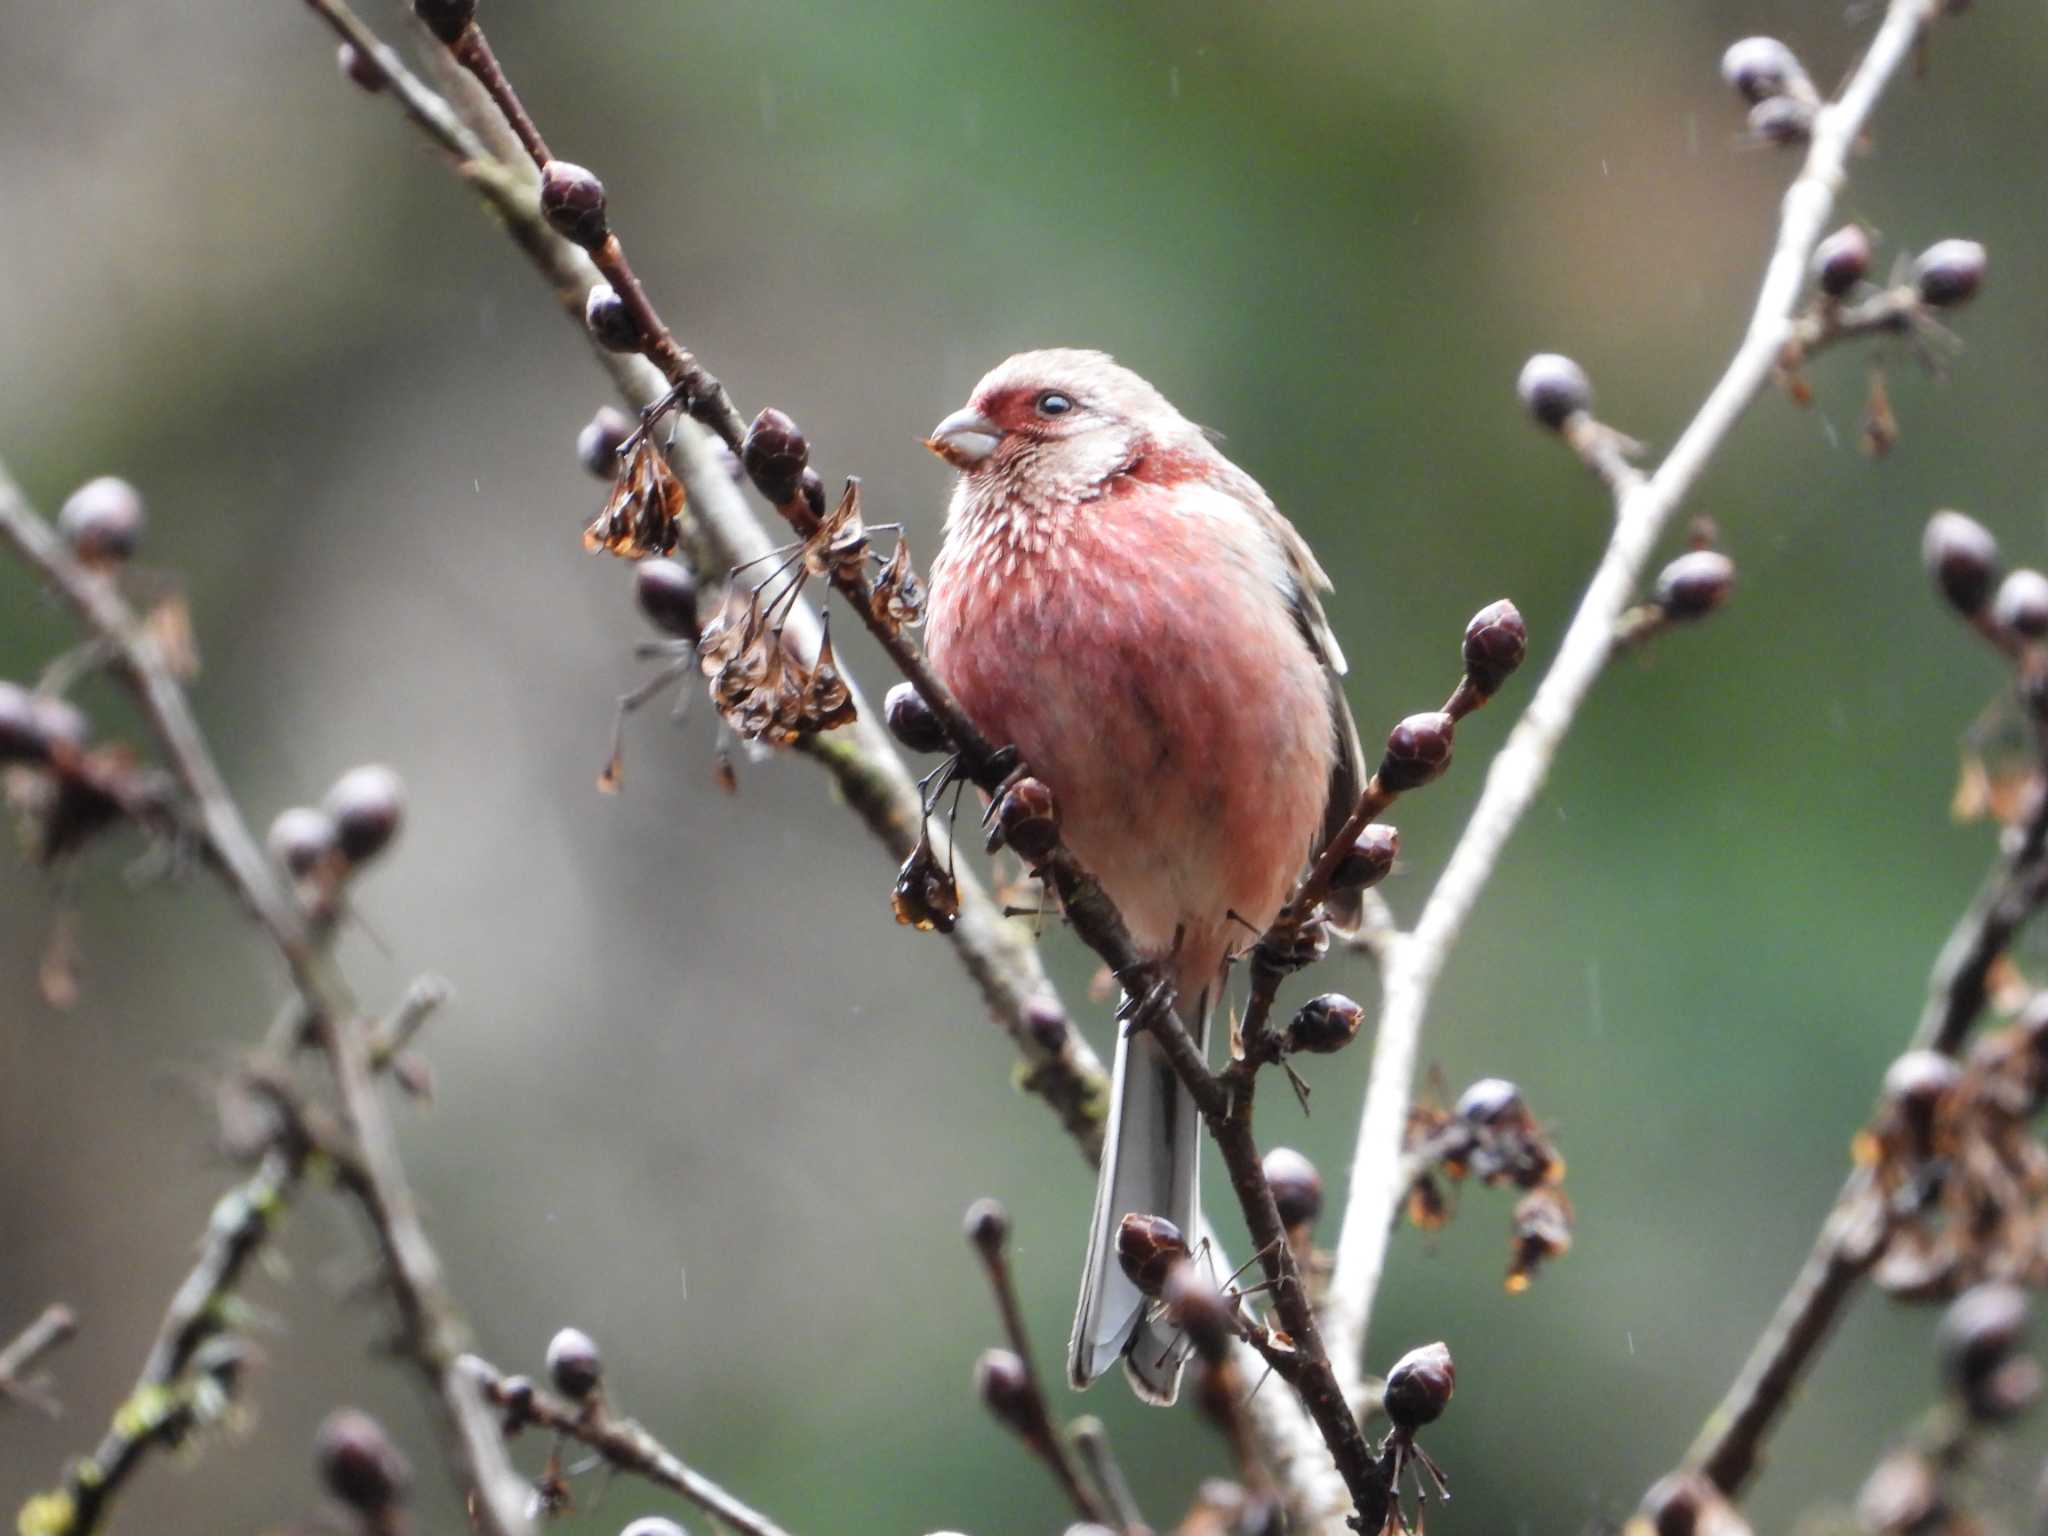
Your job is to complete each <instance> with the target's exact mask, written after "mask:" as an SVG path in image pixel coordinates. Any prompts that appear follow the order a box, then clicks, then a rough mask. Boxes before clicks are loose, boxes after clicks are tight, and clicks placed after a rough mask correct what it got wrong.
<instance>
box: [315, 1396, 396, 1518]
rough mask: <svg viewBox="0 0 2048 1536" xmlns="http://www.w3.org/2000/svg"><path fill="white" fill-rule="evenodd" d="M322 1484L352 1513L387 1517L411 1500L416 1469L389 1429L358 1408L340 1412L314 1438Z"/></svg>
mask: <svg viewBox="0 0 2048 1536" xmlns="http://www.w3.org/2000/svg"><path fill="white" fill-rule="evenodd" d="M313 1465H314V1467H315V1468H316V1469H317V1470H318V1471H319V1473H320V1481H321V1482H323V1483H325V1484H326V1485H327V1491H328V1492H329V1493H331V1494H333V1495H334V1496H335V1497H336V1498H337V1499H339V1500H341V1502H342V1503H344V1504H346V1505H348V1507H349V1508H350V1509H353V1510H355V1511H357V1512H358V1513H360V1514H365V1515H381V1514H383V1513H385V1512H386V1511H387V1510H389V1509H391V1508H392V1507H393V1506H394V1505H396V1504H399V1503H400V1502H402V1501H403V1500H404V1498H405V1495H406V1491H407V1489H409V1488H410V1487H411V1486H412V1468H411V1467H410V1466H408V1465H407V1464H406V1460H405V1457H404V1456H402V1455H401V1454H399V1450H398V1447H397V1446H395V1445H393V1444H392V1443H391V1438H390V1436H388V1435H386V1434H385V1433H384V1427H383V1425H381V1424H379V1423H378V1422H377V1421H376V1420H375V1419H373V1418H371V1417H370V1416H369V1415H368V1414H367V1413H363V1412H360V1411H359V1410H357V1409H354V1408H337V1409H336V1410H335V1411H334V1412H333V1413H330V1414H329V1415H327V1417H326V1418H325V1419H324V1420H322V1421H321V1424H320V1428H319V1430H318V1431H316V1432H315V1434H314V1436H313Z"/></svg>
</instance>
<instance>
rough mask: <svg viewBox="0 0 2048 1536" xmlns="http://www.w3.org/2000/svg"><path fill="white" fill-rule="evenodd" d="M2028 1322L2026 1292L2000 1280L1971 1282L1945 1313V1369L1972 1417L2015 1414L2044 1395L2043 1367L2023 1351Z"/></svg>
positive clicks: (1938, 1341) (1940, 1333) (1940, 1332)
mask: <svg viewBox="0 0 2048 1536" xmlns="http://www.w3.org/2000/svg"><path fill="white" fill-rule="evenodd" d="M2029 1322H2030V1318H2029V1316H2028V1308H2027V1298H2026V1293H2025V1292H2023V1291H2021V1290H2020V1289H2019V1288H2018V1287H2017V1286H2012V1285H2005V1284H1999V1283H1989V1284H1984V1285H1977V1286H1973V1287H1971V1288H1970V1289H1969V1290H1967V1291H1965V1292H1963V1294H1962V1295H1960V1296H1958V1297H1957V1298H1956V1299H1955V1301H1954V1302H1952V1303H1951V1304H1950V1305H1949V1309H1948V1311H1947V1312H1946V1313H1944V1314H1943V1315H1942V1319H1941V1326H1940V1327H1939V1328H1938V1329H1936V1330H1935V1347H1936V1349H1937V1351H1938V1352H1939V1354H1940V1358H1941V1367H1942V1373H1943V1375H1944V1376H1946V1377H1947V1379H1948V1384H1949V1386H1950V1388H1951V1389H1952V1390H1953V1391H1954V1392H1955V1393H1956V1394H1957V1395H1958V1396H1960V1397H1961V1398H1962V1400H1963V1403H1964V1406H1965V1407H1967V1408H1968V1409H1969V1411H1970V1413H1971V1415H1972V1416H1973V1417H1975V1418H1978V1419H2006V1418H2011V1417H2012V1416H2013V1415H2014V1414H2016V1413H2019V1412H2021V1411H2022V1410H2023V1409H2025V1408H2027V1407H2029V1406H2031V1405H2032V1403H2033V1401H2034V1399H2035V1398H2037V1397H2038V1396H2039V1395H2040V1390H2041V1369H2040V1366H2039V1365H2038V1364H2036V1363H2035V1361H2034V1360H2033V1359H2032V1358H2031V1357H2029V1356H2027V1355H2025V1354H2023V1353H2022V1352H2021V1351H2022V1350H2023V1349H2024V1347H2025V1345H2026V1341H2027V1328H2028V1324H2029Z"/></svg>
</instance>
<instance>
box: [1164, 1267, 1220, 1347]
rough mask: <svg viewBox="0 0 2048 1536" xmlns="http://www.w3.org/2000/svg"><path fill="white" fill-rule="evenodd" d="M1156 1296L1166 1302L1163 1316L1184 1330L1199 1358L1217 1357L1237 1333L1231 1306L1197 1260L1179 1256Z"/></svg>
mask: <svg viewBox="0 0 2048 1536" xmlns="http://www.w3.org/2000/svg"><path fill="white" fill-rule="evenodd" d="M1159 1299H1160V1300H1161V1301H1163V1302H1164V1303H1166V1313H1167V1316H1168V1317H1170V1318H1171V1319H1172V1320H1173V1322H1174V1325H1175V1326H1176V1327H1179V1328H1181V1329H1183V1330H1185V1331H1186V1333H1187V1336H1188V1338H1189V1340H1190V1341H1191V1342H1192V1343H1193V1344H1194V1346H1195V1352H1196V1353H1197V1354H1199V1355H1200V1356H1201V1357H1202V1358H1203V1359H1205V1360H1215V1359H1218V1358H1220V1357H1221V1356H1222V1354H1223V1352H1224V1351H1225V1350H1227V1349H1228V1348H1230V1342H1231V1340H1232V1339H1233V1338H1234V1337H1235V1336H1236V1333H1237V1329H1236V1328H1235V1327H1234V1326H1233V1312H1234V1309H1233V1306H1232V1304H1231V1302H1230V1301H1228V1300H1227V1299H1226V1298H1225V1297H1224V1295H1223V1293H1222V1292H1221V1291H1219V1290H1217V1288H1216V1282H1215V1281H1213V1280H1211V1279H1210V1278H1209V1277H1208V1276H1207V1275H1205V1274H1203V1273H1202V1267H1201V1266H1200V1265H1199V1264H1196V1263H1193V1262H1192V1261H1190V1260H1182V1261H1181V1262H1179V1263H1177V1264H1175V1265H1174V1266H1173V1267H1172V1268H1171V1269H1169V1270H1168V1271H1167V1273H1166V1283H1165V1284H1164V1285H1162V1286H1161V1287H1160V1288H1159Z"/></svg>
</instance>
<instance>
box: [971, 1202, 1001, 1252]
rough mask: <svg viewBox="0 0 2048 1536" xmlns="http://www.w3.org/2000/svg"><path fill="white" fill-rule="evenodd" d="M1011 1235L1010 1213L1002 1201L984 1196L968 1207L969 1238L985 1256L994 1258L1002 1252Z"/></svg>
mask: <svg viewBox="0 0 2048 1536" xmlns="http://www.w3.org/2000/svg"><path fill="white" fill-rule="evenodd" d="M1009 1236H1010V1213H1009V1212H1008V1211H1006V1210H1004V1209H1003V1203H1002V1201H1000V1200H994V1199H990V1198H988V1197H986V1196H984V1197H983V1198H982V1199H980V1200H977V1201H975V1202H974V1204H972V1205H970V1206H969V1207H967V1240H968V1241H969V1242H970V1243H972V1244H974V1246H975V1247H977V1248H979V1249H980V1250H981V1252H982V1255H983V1257H985V1258H991V1259H992V1258H994V1257H995V1256H996V1255H997V1254H999V1253H1001V1252H1002V1251H1003V1244H1004V1243H1005V1242H1007V1241H1008V1240H1009Z"/></svg>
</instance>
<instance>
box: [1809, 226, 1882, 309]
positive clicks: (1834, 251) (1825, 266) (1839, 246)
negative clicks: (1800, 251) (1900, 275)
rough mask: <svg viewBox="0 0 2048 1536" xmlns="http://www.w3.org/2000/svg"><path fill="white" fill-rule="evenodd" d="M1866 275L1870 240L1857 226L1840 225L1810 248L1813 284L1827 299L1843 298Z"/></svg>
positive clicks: (1868, 265) (1861, 227) (1868, 267)
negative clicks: (1811, 252) (1811, 250)
mask: <svg viewBox="0 0 2048 1536" xmlns="http://www.w3.org/2000/svg"><path fill="white" fill-rule="evenodd" d="M1869 273H1870V236H1868V235H1866V234H1865V233H1864V232H1863V226H1862V225H1861V224H1844V225H1843V226H1842V227H1841V228H1840V229H1838V230H1836V231H1835V232H1834V233H1833V234H1832V235H1829V236H1828V237H1827V239H1825V240H1823V241H1821V243H1820V244H1819V245H1818V246H1816V247H1815V248H1814V252H1813V280H1814V282H1815V284H1816V285H1817V286H1818V287H1819V288H1820V291H1821V292H1822V293H1824V294H1826V295H1827V296H1828V297H1829V298H1831V299H1840V298H1846V297H1847V296H1848V294H1849V290H1850V289H1852V288H1854V287H1855V286H1856V285H1857V284H1858V283H1860V282H1862V281H1863V279H1864V278H1865V277H1867V276H1868V275H1869Z"/></svg>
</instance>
